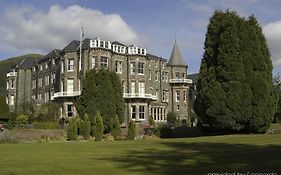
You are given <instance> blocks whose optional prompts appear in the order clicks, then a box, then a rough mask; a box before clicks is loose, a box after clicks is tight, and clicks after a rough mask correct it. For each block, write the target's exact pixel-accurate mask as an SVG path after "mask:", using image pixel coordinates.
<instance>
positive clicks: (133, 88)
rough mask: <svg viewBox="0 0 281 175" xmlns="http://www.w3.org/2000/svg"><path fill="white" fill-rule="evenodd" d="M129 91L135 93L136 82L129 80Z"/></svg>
mask: <svg viewBox="0 0 281 175" xmlns="http://www.w3.org/2000/svg"><path fill="white" fill-rule="evenodd" d="M131 93H132V94H135V93H136V82H134V81H133V82H131Z"/></svg>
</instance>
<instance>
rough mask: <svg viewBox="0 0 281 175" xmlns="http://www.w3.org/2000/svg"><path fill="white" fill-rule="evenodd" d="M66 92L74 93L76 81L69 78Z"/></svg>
mask: <svg viewBox="0 0 281 175" xmlns="http://www.w3.org/2000/svg"><path fill="white" fill-rule="evenodd" d="M66 91H67V92H73V91H74V79H73V78H68V79H67V82H66Z"/></svg>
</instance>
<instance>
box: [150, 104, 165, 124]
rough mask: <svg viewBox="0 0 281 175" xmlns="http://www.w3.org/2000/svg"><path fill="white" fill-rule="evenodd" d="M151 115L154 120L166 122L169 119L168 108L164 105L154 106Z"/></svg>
mask: <svg viewBox="0 0 281 175" xmlns="http://www.w3.org/2000/svg"><path fill="white" fill-rule="evenodd" d="M151 115H152V117H153V119H154V121H158V122H165V121H166V120H167V116H166V108H165V107H163V106H159V107H158V106H156V107H152V108H151Z"/></svg>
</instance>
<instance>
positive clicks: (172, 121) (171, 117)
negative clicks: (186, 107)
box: [167, 112, 180, 126]
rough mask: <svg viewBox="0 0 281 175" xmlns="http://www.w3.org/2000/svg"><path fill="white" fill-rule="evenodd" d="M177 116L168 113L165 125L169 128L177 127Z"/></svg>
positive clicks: (174, 113)
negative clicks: (169, 126)
mask: <svg viewBox="0 0 281 175" xmlns="http://www.w3.org/2000/svg"><path fill="white" fill-rule="evenodd" d="M177 116H178V114H177V113H176V112H168V114H167V123H168V124H169V125H171V126H179V125H180V121H179V120H178V119H177Z"/></svg>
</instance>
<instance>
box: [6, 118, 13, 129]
mask: <svg viewBox="0 0 281 175" xmlns="http://www.w3.org/2000/svg"><path fill="white" fill-rule="evenodd" d="M13 128H14V125H13V121H12V120H11V119H10V120H9V121H8V123H7V129H10V130H11V129H13Z"/></svg>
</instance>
